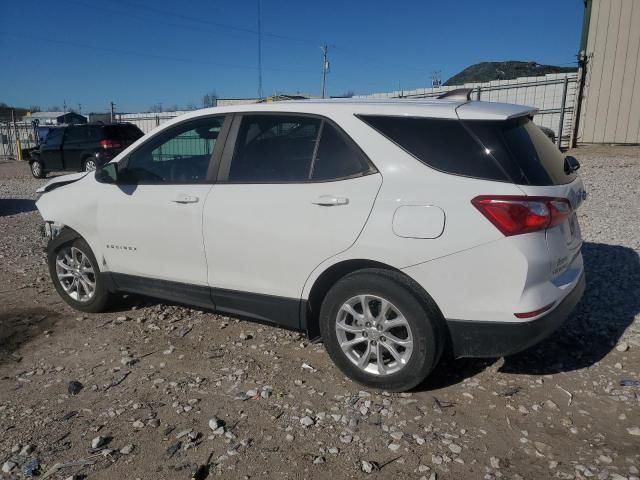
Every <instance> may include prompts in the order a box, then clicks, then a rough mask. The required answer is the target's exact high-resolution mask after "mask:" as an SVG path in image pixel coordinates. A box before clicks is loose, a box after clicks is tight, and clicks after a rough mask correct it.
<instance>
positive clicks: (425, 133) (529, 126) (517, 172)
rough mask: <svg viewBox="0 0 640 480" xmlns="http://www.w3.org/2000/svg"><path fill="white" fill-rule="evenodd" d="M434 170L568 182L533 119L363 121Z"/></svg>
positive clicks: (532, 181)
mask: <svg viewBox="0 0 640 480" xmlns="http://www.w3.org/2000/svg"><path fill="white" fill-rule="evenodd" d="M360 118H361V119H362V120H363V121H365V122H366V123H367V124H369V125H370V126H372V127H373V128H375V129H376V130H378V131H379V132H380V133H381V134H383V135H384V136H386V137H387V138H389V139H390V140H391V141H393V142H394V143H396V144H397V145H399V146H400V147H402V148H403V149H405V150H406V151H408V152H409V153H410V154H412V155H413V156H414V157H416V158H417V159H418V160H420V161H421V162H423V163H425V164H427V165H429V166H430V167H432V168H435V169H436V170H440V171H443V172H446V173H451V174H455V175H462V176H466V177H473V178H480V179H486V180H496V181H502V182H505V181H506V182H513V183H517V184H521V185H556V184H563V183H569V182H571V181H572V180H573V179H574V178H575V174H571V175H566V174H565V173H564V158H563V156H562V154H561V153H560V151H559V150H558V149H557V148H556V147H555V145H554V144H553V143H552V142H551V141H550V140H549V139H548V138H547V137H546V135H544V133H543V132H542V131H541V130H540V129H539V128H538V127H536V126H535V125H534V124H533V123H532V122H531V121H530V120H529V118H526V117H524V118H518V119H513V120H506V121H504V120H502V121H490V120H474V121H464V122H461V121H460V120H455V119H453V120H448V119H436V118H416V117H389V116H360Z"/></svg>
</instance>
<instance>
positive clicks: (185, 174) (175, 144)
mask: <svg viewBox="0 0 640 480" xmlns="http://www.w3.org/2000/svg"><path fill="white" fill-rule="evenodd" d="M223 122H224V118H222V117H216V118H206V119H201V120H196V121H192V122H187V123H184V124H181V125H178V126H176V127H173V128H171V129H170V130H169V131H167V132H165V133H163V134H161V135H160V137H159V138H156V139H152V140H151V141H149V142H147V143H146V144H144V145H142V146H141V147H140V148H139V149H137V150H136V151H134V152H133V153H132V154H131V156H130V157H129V159H128V162H127V167H126V169H125V171H124V173H123V178H124V180H125V181H128V182H132V183H203V182H205V181H206V178H207V170H208V168H209V160H210V158H211V155H212V153H213V149H214V147H215V144H216V141H217V138H218V134H219V133H220V130H221V129H222V124H223Z"/></svg>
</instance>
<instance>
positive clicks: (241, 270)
mask: <svg viewBox="0 0 640 480" xmlns="http://www.w3.org/2000/svg"><path fill="white" fill-rule="evenodd" d="M381 183H382V176H381V175H380V174H371V175H366V176H363V177H359V178H353V179H347V180H341V181H335V182H324V183H302V184H217V185H214V186H213V188H212V190H211V193H210V194H209V196H208V197H207V201H206V204H205V208H204V223H203V230H204V241H205V252H206V256H207V262H208V264H209V272H208V280H209V284H210V285H211V287H213V288H224V289H229V290H238V291H245V292H253V293H261V294H267V295H276V296H282V297H288V298H300V295H301V292H302V287H303V286H304V283H305V281H306V279H307V277H308V276H309V274H310V273H311V272H312V271H313V269H314V268H315V267H317V266H318V265H319V264H320V263H322V262H323V261H324V260H326V259H327V258H329V257H331V256H333V255H336V254H338V253H340V252H342V251H344V250H346V249H347V248H349V247H350V246H351V245H352V244H353V243H354V242H355V240H356V239H357V237H358V235H359V234H360V231H361V230H362V228H363V227H364V224H365V222H366V220H367V218H368V216H369V212H370V211H371V208H372V207H373V203H374V200H375V197H376V195H377V192H378V189H379V188H380V185H381ZM327 199H332V200H333V199H337V201H336V202H333V201H331V202H329V201H327ZM319 200H322V201H319ZM327 203H330V205H328V204H327Z"/></svg>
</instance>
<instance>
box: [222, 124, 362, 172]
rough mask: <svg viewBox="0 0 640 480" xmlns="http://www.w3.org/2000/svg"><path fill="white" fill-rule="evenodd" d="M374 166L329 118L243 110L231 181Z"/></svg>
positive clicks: (232, 162)
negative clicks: (246, 111) (243, 114)
mask: <svg viewBox="0 0 640 480" xmlns="http://www.w3.org/2000/svg"><path fill="white" fill-rule="evenodd" d="M370 171H371V168H370V166H369V163H368V161H367V160H366V158H365V157H364V154H362V153H361V152H360V151H359V150H358V149H357V148H356V147H355V146H354V144H353V141H352V140H350V139H349V138H348V137H347V136H346V135H345V134H343V133H342V132H340V131H339V130H338V129H337V128H336V127H335V126H333V125H332V124H331V123H330V122H328V121H325V120H323V119H321V118H317V117H309V116H301V115H245V116H243V118H242V122H241V124H240V128H239V130H238V138H237V141H236V146H235V152H234V155H233V159H232V161H231V167H230V169H229V176H228V181H229V182H239V183H287V182H309V181H328V180H338V179H342V178H346V177H352V176H357V175H363V174H365V173H367V172H370Z"/></svg>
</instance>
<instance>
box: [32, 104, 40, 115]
mask: <svg viewBox="0 0 640 480" xmlns="http://www.w3.org/2000/svg"><path fill="white" fill-rule="evenodd" d="M29 111H30V112H31V113H35V112H39V111H40V105H31V106H30V107H29Z"/></svg>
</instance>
